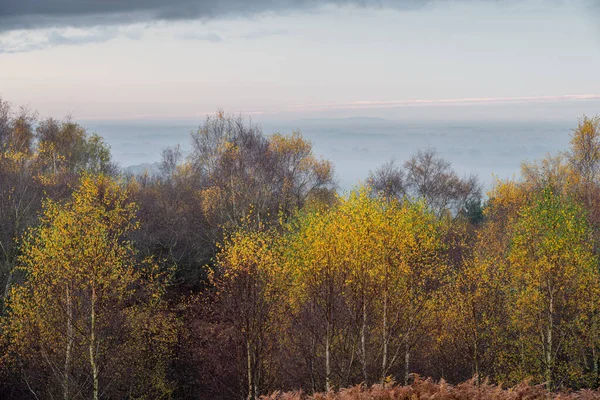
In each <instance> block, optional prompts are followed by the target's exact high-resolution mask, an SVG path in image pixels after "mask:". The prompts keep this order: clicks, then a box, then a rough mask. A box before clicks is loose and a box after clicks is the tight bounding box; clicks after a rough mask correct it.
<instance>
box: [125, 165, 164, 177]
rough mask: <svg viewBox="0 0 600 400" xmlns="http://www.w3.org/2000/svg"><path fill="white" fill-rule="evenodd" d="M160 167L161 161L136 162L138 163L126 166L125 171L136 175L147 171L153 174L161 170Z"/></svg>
mask: <svg viewBox="0 0 600 400" xmlns="http://www.w3.org/2000/svg"><path fill="white" fill-rule="evenodd" d="M159 168H160V163H159V162H153V163H142V164H136V165H130V166H128V167H124V168H123V172H125V173H126V174H131V175H136V176H137V175H143V174H145V173H147V174H148V175H150V176H152V175H156V174H157V173H158V172H159Z"/></svg>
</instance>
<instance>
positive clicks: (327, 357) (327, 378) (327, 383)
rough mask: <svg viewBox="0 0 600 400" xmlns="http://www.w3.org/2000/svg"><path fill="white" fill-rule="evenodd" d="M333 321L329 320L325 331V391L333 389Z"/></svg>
mask: <svg viewBox="0 0 600 400" xmlns="http://www.w3.org/2000/svg"><path fill="white" fill-rule="evenodd" d="M330 346H331V322H330V321H329V320H328V321H327V330H326V333H325V391H326V392H329V391H330V390H331V361H330V357H331V354H330V352H331V349H330Z"/></svg>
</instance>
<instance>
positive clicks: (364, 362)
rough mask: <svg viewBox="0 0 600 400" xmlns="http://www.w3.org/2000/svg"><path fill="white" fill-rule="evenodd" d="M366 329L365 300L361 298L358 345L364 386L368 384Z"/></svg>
mask: <svg viewBox="0 0 600 400" xmlns="http://www.w3.org/2000/svg"><path fill="white" fill-rule="evenodd" d="M366 331H367V302H366V301H365V299H364V298H363V304H362V326H361V328H360V347H361V353H362V373H363V379H364V382H365V386H366V387H368V386H369V377H368V374H367V338H366Z"/></svg>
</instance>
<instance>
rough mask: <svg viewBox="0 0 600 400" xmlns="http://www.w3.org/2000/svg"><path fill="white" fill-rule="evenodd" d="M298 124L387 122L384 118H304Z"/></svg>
mask: <svg viewBox="0 0 600 400" xmlns="http://www.w3.org/2000/svg"><path fill="white" fill-rule="evenodd" d="M299 121H300V122H321V123H337V122H389V120H387V119H385V118H376V117H349V118H304V119H301V120H299Z"/></svg>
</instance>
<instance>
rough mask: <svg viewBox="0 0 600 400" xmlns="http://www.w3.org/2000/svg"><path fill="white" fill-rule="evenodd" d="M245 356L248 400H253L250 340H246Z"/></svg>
mask: <svg viewBox="0 0 600 400" xmlns="http://www.w3.org/2000/svg"><path fill="white" fill-rule="evenodd" d="M246 356H247V358H248V360H247V361H248V400H254V379H253V377H254V369H253V368H252V349H251V344H250V338H247V339H246Z"/></svg>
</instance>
